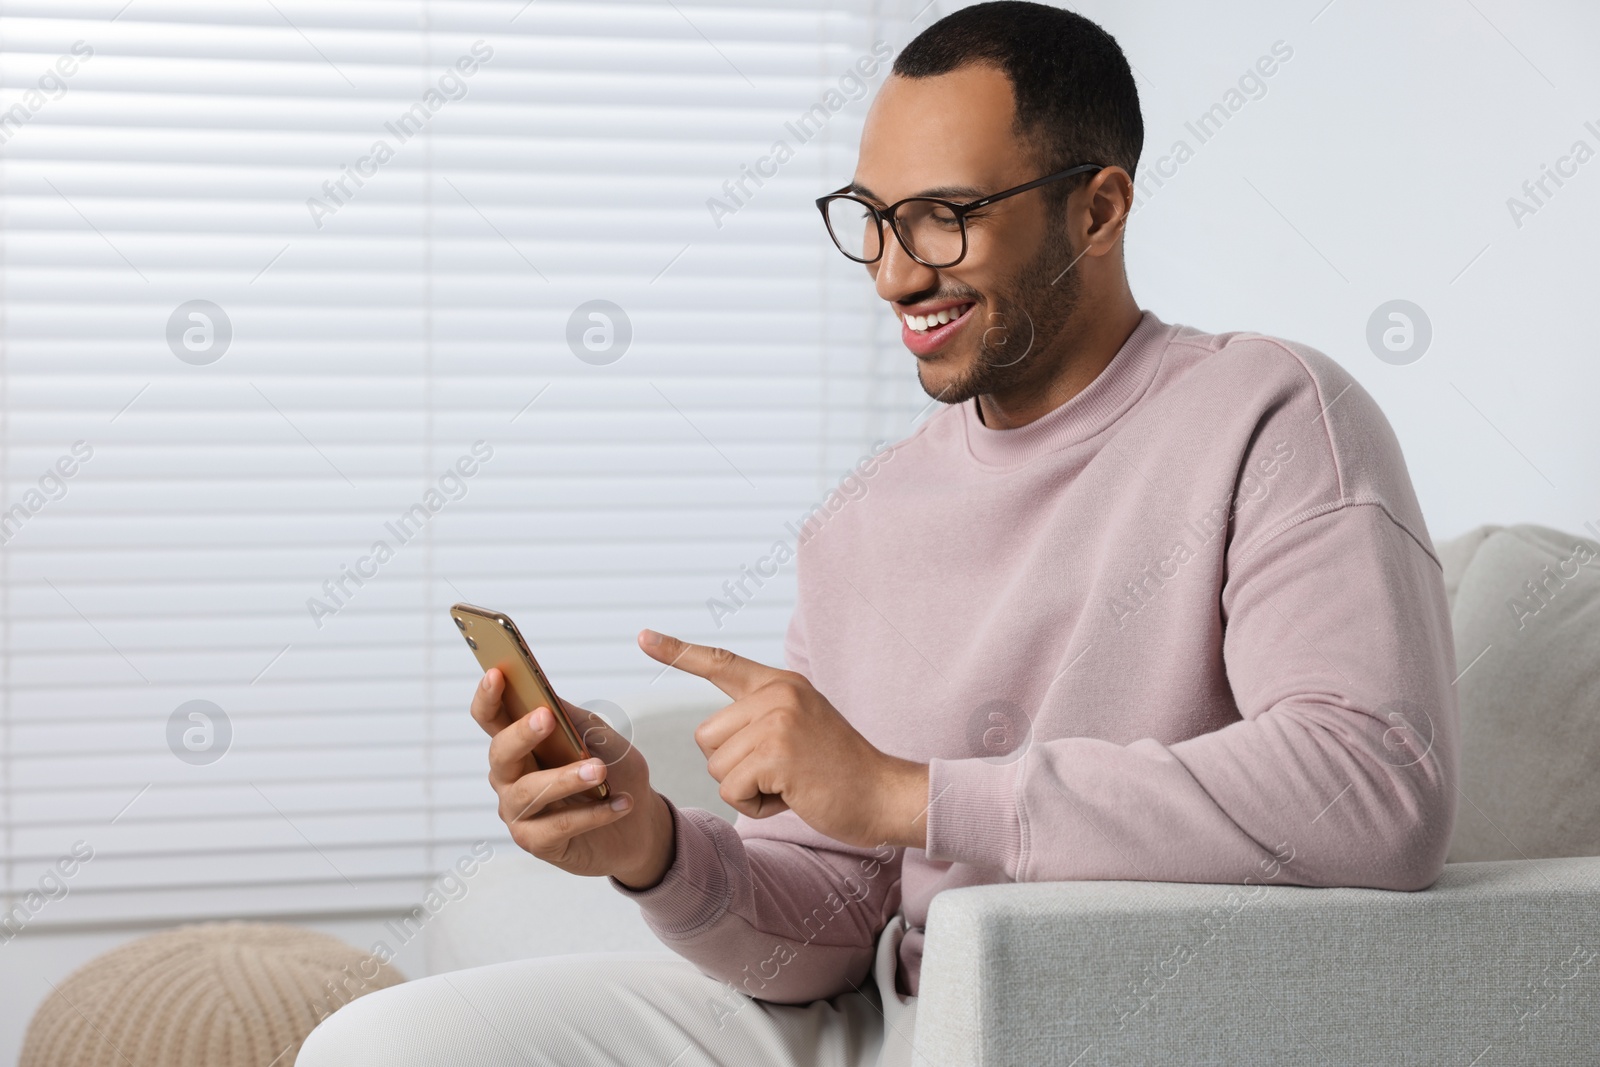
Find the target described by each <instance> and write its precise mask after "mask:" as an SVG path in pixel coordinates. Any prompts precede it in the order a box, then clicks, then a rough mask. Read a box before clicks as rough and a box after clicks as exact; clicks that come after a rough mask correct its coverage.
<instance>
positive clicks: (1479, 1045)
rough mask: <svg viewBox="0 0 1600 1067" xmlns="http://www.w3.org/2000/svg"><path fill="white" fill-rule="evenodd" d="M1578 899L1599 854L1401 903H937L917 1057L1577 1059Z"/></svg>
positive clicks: (1471, 871)
mask: <svg viewBox="0 0 1600 1067" xmlns="http://www.w3.org/2000/svg"><path fill="white" fill-rule="evenodd" d="M1597 902H1600V858H1589V859H1549V860H1535V861H1531V862H1528V861H1519V862H1515V863H1473V864H1451V865H1448V866H1446V867H1445V872H1444V874H1443V876H1441V877H1440V879H1439V881H1438V882H1437V883H1435V885H1434V886H1433V887H1432V888H1431V889H1428V890H1426V891H1424V892H1420V893H1396V892H1388V891H1384V890H1377V889H1306V888H1299V887H1291V886H1275V885H1274V886H1252V887H1240V886H1221V885H1185V884H1179V883H1164V882H1058V883H1034V884H1029V885H1009V886H1000V885H997V886H979V887H974V888H969V889H957V890H952V891H950V892H947V893H941V894H940V895H939V896H937V897H936V898H934V901H933V908H932V912H931V914H930V917H929V925H928V940H927V950H926V954H925V955H924V957H923V964H922V966H923V972H922V973H923V978H922V990H921V994H922V995H921V997H920V998H919V1003H918V1006H917V1032H916V1044H917V1048H918V1049H919V1050H936V1055H935V1056H934V1058H933V1060H932V1061H930V1062H936V1063H938V1064H940V1065H941V1067H965V1065H974V1067H975V1065H979V1064H983V1065H995V1067H999V1065H1012V1064H1072V1065H1073V1067H1094V1065H1110V1064H1158V1063H1172V1064H1184V1065H1186V1067H1235V1065H1237V1064H1257V1063H1261V1064H1265V1063H1270V1064H1274V1065H1278V1067H1313V1065H1315V1067H1328V1065H1330V1064H1367V1063H1382V1064H1390V1065H1399V1067H1411V1065H1416V1067H1421V1065H1423V1064H1428V1065H1433V1064H1445V1063H1452V1064H1461V1065H1466V1064H1471V1063H1478V1064H1480V1065H1486V1064H1489V1063H1496V1064H1510V1063H1552V1064H1554V1063H1561V1064H1580V1063H1581V1064H1592V1063H1594V1062H1596V1049H1600V958H1597V956H1600V953H1597V949H1600V945H1596V939H1595V937H1594V934H1595V928H1596V926H1595V924H1596V920H1595V916H1596V913H1597V909H1596V904H1597ZM1486 1051H1488V1053H1489V1054H1488V1055H1484V1053H1485V1052H1486ZM1480 1056H1481V1057H1482V1058H1481V1059H1480V1058H1479V1057H1480Z"/></svg>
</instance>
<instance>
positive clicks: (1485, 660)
mask: <svg viewBox="0 0 1600 1067" xmlns="http://www.w3.org/2000/svg"><path fill="white" fill-rule="evenodd" d="M1440 557H1441V560H1442V561H1443V562H1444V564H1445V582H1446V586H1447V587H1448V589H1449V591H1450V592H1451V594H1452V597H1451V599H1452V613H1451V615H1452V621H1453V623H1454V627H1455V639H1456V667H1457V670H1460V671H1463V672H1464V673H1463V674H1462V676H1461V679H1460V681H1458V682H1457V683H1456V688H1457V689H1458V691H1459V700H1460V706H1461V748H1462V763H1461V782H1460V789H1461V796H1460V804H1459V809H1458V814H1457V817H1456V828H1455V835H1454V837H1453V838H1452V840H1451V847H1450V855H1449V860H1450V862H1452V863H1462V862H1468V861H1473V860H1518V859H1536V858H1541V857H1552V856H1596V855H1600V544H1596V543H1595V542H1594V541H1592V540H1589V539H1586V538H1582V537H1578V536H1576V535H1573V534H1566V533H1561V532H1560V531H1557V530H1551V529H1548V528H1546V527H1542V526H1527V525H1524V526H1508V527H1482V528H1480V529H1478V530H1474V531H1472V532H1471V533H1469V534H1466V535H1464V536H1463V537H1461V538H1457V539H1456V540H1455V541H1452V542H1447V543H1446V544H1443V545H1441V546H1440ZM1480 656H1481V658H1480ZM1474 660H1476V662H1474Z"/></svg>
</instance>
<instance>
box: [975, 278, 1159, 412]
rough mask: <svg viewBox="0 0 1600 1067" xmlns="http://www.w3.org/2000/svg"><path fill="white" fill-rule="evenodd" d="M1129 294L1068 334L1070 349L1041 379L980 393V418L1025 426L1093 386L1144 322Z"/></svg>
mask: <svg viewBox="0 0 1600 1067" xmlns="http://www.w3.org/2000/svg"><path fill="white" fill-rule="evenodd" d="M1124 297H1125V299H1123V300H1120V301H1118V302H1117V305H1116V309H1115V311H1113V312H1111V313H1104V312H1102V313H1099V314H1096V315H1095V317H1094V318H1093V319H1092V320H1091V321H1089V322H1087V323H1085V324H1084V326H1083V328H1082V329H1081V330H1079V331H1075V332H1073V333H1071V334H1070V335H1069V336H1068V337H1066V338H1063V341H1065V346H1066V347H1065V351H1062V352H1060V353H1057V354H1055V359H1054V361H1053V362H1054V363H1055V368H1056V369H1055V372H1054V373H1052V374H1051V375H1050V376H1049V377H1048V378H1047V379H1045V380H1044V381H1043V382H1042V383H1039V382H1029V383H1027V384H1026V385H1024V386H1022V387H1021V388H1019V389H1017V390H1015V391H1013V392H1007V393H1005V394H997V393H982V394H980V395H979V396H978V398H977V399H978V417H979V418H980V419H982V420H983V424H984V425H985V426H988V427H990V428H991V429H995V430H1014V429H1016V428H1017V427H1019V426H1026V425H1028V423H1030V422H1033V421H1034V420H1035V419H1041V418H1043V417H1044V416H1046V415H1048V414H1050V412H1052V411H1054V410H1055V409H1056V408H1058V407H1060V406H1061V405H1062V404H1065V403H1066V402H1067V401H1069V400H1071V399H1072V398H1073V397H1075V396H1077V395H1078V394H1079V393H1081V392H1083V391H1084V390H1085V389H1087V388H1089V385H1090V383H1091V382H1093V381H1094V380H1095V379H1096V378H1098V377H1099V376H1100V372H1101V371H1103V370H1105V369H1106V367H1108V366H1109V365H1110V364H1111V360H1112V359H1113V358H1114V357H1115V356H1116V354H1117V352H1118V351H1120V350H1121V348H1122V346H1123V344H1125V343H1126V342H1127V340H1128V337H1129V335H1131V334H1132V333H1133V331H1134V329H1135V327H1137V326H1138V325H1139V317H1140V314H1141V312H1140V311H1139V305H1138V303H1137V302H1136V301H1135V300H1134V299H1133V294H1132V293H1124Z"/></svg>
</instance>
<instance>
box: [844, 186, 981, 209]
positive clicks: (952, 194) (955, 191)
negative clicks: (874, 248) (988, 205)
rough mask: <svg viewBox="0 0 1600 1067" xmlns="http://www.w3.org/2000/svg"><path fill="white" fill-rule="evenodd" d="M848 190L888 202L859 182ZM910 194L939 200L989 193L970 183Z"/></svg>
mask: <svg viewBox="0 0 1600 1067" xmlns="http://www.w3.org/2000/svg"><path fill="white" fill-rule="evenodd" d="M850 191H851V192H853V193H855V194H856V195H857V196H861V197H865V198H866V199H868V200H875V201H877V202H878V203H880V204H887V203H888V201H887V200H885V199H883V197H881V196H879V195H878V194H877V193H874V192H873V191H872V190H871V189H868V188H867V187H866V186H864V185H862V184H861V183H859V182H851V183H850ZM912 195H913V196H934V197H938V198H939V199H941V200H981V199H982V198H983V197H985V196H988V195H989V194H988V193H986V192H984V191H983V190H982V189H976V188H973V187H972V186H970V185H941V186H939V187H937V188H934V189H924V190H922V192H920V193H913V194H912Z"/></svg>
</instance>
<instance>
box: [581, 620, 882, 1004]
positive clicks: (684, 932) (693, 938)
mask: <svg viewBox="0 0 1600 1067" xmlns="http://www.w3.org/2000/svg"><path fill="white" fill-rule="evenodd" d="M784 651H785V657H786V660H787V662H788V666H789V669H790V670H793V671H797V672H799V673H801V674H807V673H808V670H807V668H808V666H809V664H808V661H807V659H806V654H805V639H804V624H803V621H802V619H801V618H800V612H799V610H798V609H797V610H796V612H795V615H794V617H793V618H792V619H791V620H790V623H789V630H788V636H787V639H786V641H785V643H784ZM667 805H668V807H669V808H670V809H671V811H672V822H673V840H674V845H675V852H674V855H673V860H672V865H671V867H669V868H668V869H667V873H666V876H665V877H664V878H663V879H662V880H661V881H660V882H659V883H658V884H656V885H654V886H652V887H651V888H649V889H645V890H633V889H629V888H628V887H627V886H625V885H623V884H622V883H621V882H618V881H616V880H615V879H612V880H611V884H612V885H613V886H614V887H615V888H616V889H617V890H619V891H620V892H622V893H623V894H624V895H626V896H629V897H632V898H633V899H634V900H635V901H637V902H638V904H639V906H640V909H641V910H642V912H643V914H644V920H645V922H646V923H647V924H648V925H649V927H650V929H651V930H653V931H654V932H655V934H656V936H657V937H659V938H660V939H661V940H662V942H663V943H665V944H666V945H667V946H668V947H669V948H671V949H672V950H673V951H675V952H677V953H678V955H680V956H682V957H684V958H685V959H687V960H689V961H690V962H692V963H694V964H695V965H697V966H698V967H699V968H700V969H701V971H703V972H704V973H706V974H708V975H710V976H711V977H713V978H717V979H721V980H722V981H724V982H727V983H729V984H730V986H732V987H733V988H735V989H737V990H738V991H739V992H741V993H744V994H746V995H748V996H751V997H755V998H757V999H759V1000H767V1001H773V1002H776V1003H782V1004H807V1003H810V1002H811V1001H813V1000H819V999H824V998H828V997H832V996H836V995H837V994H839V993H843V992H847V991H848V990H850V989H852V988H855V987H858V986H860V985H861V984H862V983H863V982H865V981H867V979H868V976H869V975H870V973H871V970H872V960H873V955H874V952H875V950H876V946H877V937H878V934H879V932H880V931H882V930H883V928H884V926H885V925H886V924H887V923H888V921H889V918H890V917H891V916H892V915H894V913H895V912H896V911H898V910H899V907H900V860H901V855H902V853H901V850H899V849H896V848H891V847H889V846H888V845H881V846H879V847H878V848H875V849H861V848H852V847H850V846H847V845H842V844H840V843H839V842H837V841H834V840H831V839H829V838H826V837H823V836H822V835H821V834H818V833H817V832H815V831H814V830H812V829H811V828H810V827H808V826H806V824H805V823H804V822H802V821H801V820H800V818H799V817H798V816H796V815H795V814H794V813H793V812H787V811H786V812H783V813H781V814H778V815H774V816H773V817H771V818H769V819H747V818H745V817H743V816H740V817H739V819H738V821H737V823H735V824H733V825H730V824H729V823H728V822H727V821H726V820H725V819H722V818H720V817H718V816H716V815H713V814H712V813H711V812H708V811H701V810H699V809H697V808H679V807H677V806H676V805H674V804H673V803H672V802H671V801H670V800H669V801H667Z"/></svg>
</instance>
